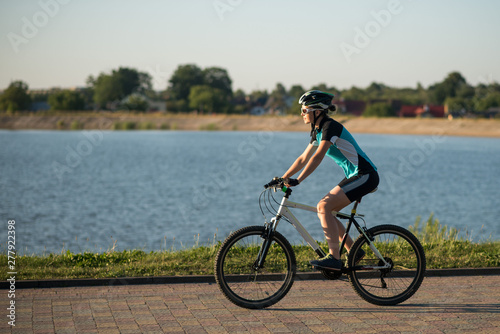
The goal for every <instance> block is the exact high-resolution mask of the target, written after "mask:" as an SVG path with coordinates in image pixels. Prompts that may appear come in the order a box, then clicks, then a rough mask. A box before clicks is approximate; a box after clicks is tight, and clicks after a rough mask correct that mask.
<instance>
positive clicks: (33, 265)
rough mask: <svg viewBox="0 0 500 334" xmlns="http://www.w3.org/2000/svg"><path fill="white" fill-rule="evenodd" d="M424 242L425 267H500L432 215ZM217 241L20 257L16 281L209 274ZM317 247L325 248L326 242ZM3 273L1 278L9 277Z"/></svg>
mask: <svg viewBox="0 0 500 334" xmlns="http://www.w3.org/2000/svg"><path fill="white" fill-rule="evenodd" d="M409 229H410V231H412V232H413V233H414V234H415V235H416V236H417V237H418V238H419V240H420V242H421V243H422V245H423V247H424V249H425V253H426V258H427V268H428V269H442V268H479V267H499V266H500V241H483V242H471V241H470V240H467V239H465V238H463V237H460V236H459V233H458V231H457V230H455V229H449V228H448V227H446V226H442V225H441V224H440V223H439V221H438V220H437V219H435V218H434V217H433V216H432V215H431V216H430V217H429V219H428V220H427V221H426V222H424V223H422V222H421V219H420V218H417V220H416V223H415V225H413V226H410V227H409ZM220 244H221V242H213V243H212V245H208V246H196V247H192V248H186V249H182V250H170V251H157V252H144V251H142V250H124V251H120V252H119V251H114V249H111V250H109V251H107V252H104V253H93V252H83V253H72V252H70V251H66V252H62V253H60V254H49V255H43V256H38V255H23V256H20V255H18V256H17V257H16V269H17V276H16V278H17V279H18V280H34V279H68V278H116V277H144V276H181V275H213V262H214V259H215V255H216V254H217V251H218V249H219V247H220ZM320 245H321V246H322V247H323V248H324V249H326V247H327V246H326V242H321V243H320ZM293 248H294V251H295V255H296V258H297V271H311V266H310V265H309V260H311V259H312V258H314V256H315V255H314V252H313V251H312V249H311V248H310V247H309V246H306V245H294V246H293ZM7 260H8V258H7V254H5V253H3V254H0V268H7ZM6 272H7V270H5V271H4V270H2V272H1V273H0V279H2V280H6V279H7V278H8V275H7V273H6Z"/></svg>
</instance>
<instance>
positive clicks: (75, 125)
mask: <svg viewBox="0 0 500 334" xmlns="http://www.w3.org/2000/svg"><path fill="white" fill-rule="evenodd" d="M70 129H71V130H81V129H83V124H82V123H81V122H79V121H73V122H71V125H70Z"/></svg>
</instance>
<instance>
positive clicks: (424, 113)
mask: <svg viewBox="0 0 500 334" xmlns="http://www.w3.org/2000/svg"><path fill="white" fill-rule="evenodd" d="M444 109H445V108H444V106H436V105H429V104H424V105H420V106H408V105H403V106H401V109H400V110H399V117H435V118H443V117H444V114H445V112H444Z"/></svg>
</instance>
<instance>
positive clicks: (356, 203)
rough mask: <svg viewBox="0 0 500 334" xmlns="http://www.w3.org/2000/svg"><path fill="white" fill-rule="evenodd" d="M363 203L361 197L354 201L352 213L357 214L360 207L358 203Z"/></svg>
mask: <svg viewBox="0 0 500 334" xmlns="http://www.w3.org/2000/svg"><path fill="white" fill-rule="evenodd" d="M359 203H361V198H359V199H357V200H355V201H354V206H353V207H352V210H351V214H353V215H355V214H356V210H357V209H358V204H359Z"/></svg>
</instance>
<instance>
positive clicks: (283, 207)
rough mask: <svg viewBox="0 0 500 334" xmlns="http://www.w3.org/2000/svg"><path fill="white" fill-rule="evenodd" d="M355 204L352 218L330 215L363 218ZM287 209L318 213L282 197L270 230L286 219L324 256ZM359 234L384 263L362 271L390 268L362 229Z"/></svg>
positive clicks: (308, 206) (316, 210) (337, 214)
mask: <svg viewBox="0 0 500 334" xmlns="http://www.w3.org/2000/svg"><path fill="white" fill-rule="evenodd" d="M357 204H358V202H357V201H356V203H355V207H354V208H353V210H352V212H351V213H352V216H351V215H348V214H345V213H342V212H337V211H332V214H333V215H335V216H337V217H339V218H343V219H351V218H354V217H363V215H360V214H356V207H357ZM289 208H296V209H300V210H305V211H310V212H314V213H318V209H317V208H316V207H313V206H310V205H306V204H301V203H297V202H292V201H290V200H289V199H288V198H287V196H283V199H282V200H281V203H280V207H279V209H278V212H277V214H276V216H275V217H273V218H272V219H271V222H270V225H271V228H272V229H273V230H274V231H276V228H277V227H278V223H279V221H280V219H281V217H285V218H286V219H288V221H289V222H290V224H292V226H293V227H294V228H295V229H296V230H297V231H298V232H299V234H300V235H301V236H302V238H304V240H305V241H306V242H307V243H308V244H309V246H311V248H312V249H313V250H314V251H315V252H316V254H318V255H319V256H320V257H324V256H325V255H326V254H325V252H324V251H323V249H322V248H321V247H320V246H319V245H318V243H317V242H316V240H314V238H313V237H312V236H311V234H309V232H307V230H306V229H305V228H304V226H302V224H301V223H300V221H299V220H298V219H297V218H296V217H295V216H294V214H293V213H292V212H291V211H290V209H289ZM355 225H356V226H358V225H357V224H355ZM358 229H359V228H358ZM348 232H349V227H348V228H347V229H346V233H345V234H344V237H343V239H344V241H343V242H342V246H343V245H344V242H345V237H346V235H347V233H348ZM359 232H360V233H362V234H363V235H364V236H365V238H366V240H367V243H368V245H369V247H370V249H371V250H372V251H373V253H374V254H375V255H376V256H377V258H379V259H380V260H381V261H383V263H384V265H383V266H364V269H370V270H374V269H385V268H390V266H391V265H390V263H388V262H387V261H386V260H385V259H384V257H383V256H382V255H381V254H380V252H379V251H378V249H377V248H376V247H375V245H374V244H373V242H370V238H369V237H368V236H367V235H366V233H365V232H364V231H363V230H362V229H359Z"/></svg>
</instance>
